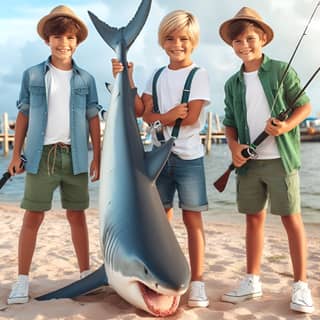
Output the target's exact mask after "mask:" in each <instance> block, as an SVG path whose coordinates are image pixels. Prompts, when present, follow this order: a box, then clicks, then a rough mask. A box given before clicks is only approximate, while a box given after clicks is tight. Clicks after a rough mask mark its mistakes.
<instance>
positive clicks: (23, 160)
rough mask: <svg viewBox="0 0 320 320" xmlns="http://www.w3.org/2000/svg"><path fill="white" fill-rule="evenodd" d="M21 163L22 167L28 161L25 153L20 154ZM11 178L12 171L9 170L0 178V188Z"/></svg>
mask: <svg viewBox="0 0 320 320" xmlns="http://www.w3.org/2000/svg"><path fill="white" fill-rule="evenodd" d="M20 159H21V163H20V168H23V167H24V164H25V163H26V162H27V158H26V157H25V156H24V155H21V156H20ZM10 178H11V173H10V172H9V171H6V172H5V173H4V174H3V175H2V178H1V179H0V189H1V188H2V187H3V186H4V185H5V184H6V182H7V181H8V180H9V179H10Z"/></svg>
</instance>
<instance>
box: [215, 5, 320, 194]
mask: <svg viewBox="0 0 320 320" xmlns="http://www.w3.org/2000/svg"><path fill="white" fill-rule="evenodd" d="M319 6H320V1H318V3H317V4H316V6H315V8H314V10H313V12H312V14H311V16H310V18H309V20H308V23H307V25H306V27H305V28H304V30H303V32H302V34H301V36H300V38H299V40H298V43H297V45H296V47H295V49H294V51H293V53H292V55H291V58H290V60H289V62H288V64H287V67H286V69H285V70H284V72H283V75H282V77H281V80H280V82H279V89H278V90H277V93H276V96H275V98H274V100H273V103H272V106H271V111H272V110H273V108H274V106H275V103H276V101H277V98H278V95H279V92H280V88H281V86H282V83H283V81H284V79H285V78H286V76H287V73H288V71H289V67H290V65H291V63H292V60H293V58H294V56H295V54H296V52H297V50H298V47H299V46H300V44H301V41H302V39H303V37H304V36H305V35H306V34H307V29H308V27H309V24H310V23H311V20H312V19H313V16H314V15H315V13H316V11H317V9H318V7H319ZM319 69H320V68H319ZM319 69H317V71H316V72H315V73H314V74H313V75H312V76H311V78H310V79H309V81H308V82H307V84H306V85H305V86H304V88H303V89H302V90H301V91H300V92H299V93H298V95H297V96H296V98H295V99H294V102H292V103H291V104H292V105H294V103H295V102H296V101H297V100H298V98H299V97H300V96H301V94H302V93H303V92H304V90H305V89H306V87H307V86H308V85H309V84H310V82H311V81H312V80H313V78H314V77H315V76H316V74H317V73H318V72H319ZM292 110H293V107H289V108H288V109H287V110H285V111H283V112H281V113H280V114H279V115H278V116H277V117H276V118H277V119H278V120H280V121H284V120H286V119H287V118H288V116H289V113H290V112H291V111H292ZM267 137H268V134H267V133H266V132H265V131H263V132H262V133H260V135H259V136H258V137H257V138H256V139H255V140H254V141H253V143H252V144H251V145H250V146H249V148H246V149H243V150H242V152H241V154H242V155H243V156H244V157H245V158H254V157H255V156H256V152H255V149H256V148H257V146H258V145H259V144H260V143H262V142H263V141H264V140H265V139H266V138H267ZM234 169H235V166H234V164H233V163H231V164H230V165H229V167H228V169H227V170H226V171H225V173H224V174H223V175H222V176H221V177H220V178H219V179H218V180H216V181H215V182H214V183H213V185H214V187H215V188H216V189H217V190H218V191H219V192H222V191H223V190H224V189H225V187H226V185H227V183H228V179H229V176H230V174H231V172H232V171H233V170H234Z"/></svg>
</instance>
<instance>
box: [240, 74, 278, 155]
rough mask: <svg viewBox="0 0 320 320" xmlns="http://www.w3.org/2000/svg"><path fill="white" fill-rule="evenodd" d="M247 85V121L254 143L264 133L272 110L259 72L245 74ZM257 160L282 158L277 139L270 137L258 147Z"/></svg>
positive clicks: (251, 139)
mask: <svg viewBox="0 0 320 320" xmlns="http://www.w3.org/2000/svg"><path fill="white" fill-rule="evenodd" d="M243 75H244V82H245V85H246V106H247V121H248V126H249V132H250V141H251V142H253V141H254V140H255V139H256V138H257V137H258V135H259V134H260V133H261V132H263V131H264V128H265V127H266V122H267V120H268V119H269V118H270V108H269V105H268V101H267V98H266V95H265V93H264V91H263V88H262V85H261V82H260V79H259V76H258V71H253V72H244V73H243ZM256 151H257V154H258V158H257V159H277V158H280V154H279V151H278V147H277V143H276V139H275V137H272V136H269V137H268V138H266V139H265V140H264V141H263V142H262V143H261V144H260V145H259V146H258V147H257V150H256Z"/></svg>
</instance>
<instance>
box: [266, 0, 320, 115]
mask: <svg viewBox="0 0 320 320" xmlns="http://www.w3.org/2000/svg"><path fill="white" fill-rule="evenodd" d="M319 6H320V1H318V3H317V4H316V6H315V8H314V9H313V12H312V14H311V16H310V18H309V20H308V22H307V24H306V26H305V28H304V30H303V32H302V34H301V36H300V38H299V40H298V43H297V45H296V47H295V49H294V50H293V53H292V55H291V57H290V60H289V62H288V64H287V67H286V68H285V70H284V72H283V75H282V77H281V79H280V82H279V87H278V90H277V93H276V96H275V97H274V99H273V103H272V106H271V108H270V109H271V111H270V113H272V111H273V108H274V107H275V104H276V101H277V99H278V96H279V92H280V88H281V86H282V84H283V82H284V80H285V78H286V76H287V74H288V71H289V68H290V66H291V64H292V61H293V58H294V57H295V55H296V52H297V50H298V48H299V47H300V44H301V42H302V39H303V37H304V36H305V35H307V30H308V28H309V25H310V23H311V21H312V19H313V17H314V15H315V14H316V12H317V10H318V8H319Z"/></svg>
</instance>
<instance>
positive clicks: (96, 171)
mask: <svg viewBox="0 0 320 320" xmlns="http://www.w3.org/2000/svg"><path fill="white" fill-rule="evenodd" d="M90 177H91V182H95V181H97V180H99V178H100V163H99V161H95V160H92V161H91V164H90Z"/></svg>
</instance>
